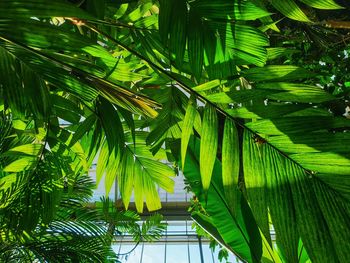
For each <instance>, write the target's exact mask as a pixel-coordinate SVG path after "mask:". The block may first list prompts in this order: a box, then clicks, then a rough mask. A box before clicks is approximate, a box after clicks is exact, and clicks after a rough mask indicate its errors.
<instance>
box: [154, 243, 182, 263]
mask: <svg viewBox="0 0 350 263" xmlns="http://www.w3.org/2000/svg"><path fill="white" fill-rule="evenodd" d="M153 262H157V261H153ZM166 263H188V254H187V244H186V243H167V248H166Z"/></svg>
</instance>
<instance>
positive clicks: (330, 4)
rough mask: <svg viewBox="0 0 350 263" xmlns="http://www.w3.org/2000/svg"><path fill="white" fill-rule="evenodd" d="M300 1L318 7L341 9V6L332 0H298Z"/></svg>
mask: <svg viewBox="0 0 350 263" xmlns="http://www.w3.org/2000/svg"><path fill="white" fill-rule="evenodd" d="M300 1H301V2H303V3H305V4H307V5H309V6H312V7H314V8H319V9H328V10H329V9H342V8H343V7H342V6H340V5H338V4H337V3H336V2H334V1H333V0H300Z"/></svg>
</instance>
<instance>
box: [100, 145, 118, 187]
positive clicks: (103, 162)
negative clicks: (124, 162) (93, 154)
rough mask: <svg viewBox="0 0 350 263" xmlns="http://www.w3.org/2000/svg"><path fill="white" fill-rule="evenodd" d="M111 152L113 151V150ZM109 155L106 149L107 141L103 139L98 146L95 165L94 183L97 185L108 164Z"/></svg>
mask: <svg viewBox="0 0 350 263" xmlns="http://www.w3.org/2000/svg"><path fill="white" fill-rule="evenodd" d="M112 152H114V150H113V151H112ZM112 152H111V154H112ZM109 156H110V154H109V151H108V143H107V140H104V141H103V143H102V145H101V148H100V154H99V156H98V160H97V165H96V185H99V183H100V181H101V179H102V177H103V174H104V172H105V169H106V167H107V164H108V159H109ZM111 162H112V161H111ZM108 176H109V175H108Z"/></svg>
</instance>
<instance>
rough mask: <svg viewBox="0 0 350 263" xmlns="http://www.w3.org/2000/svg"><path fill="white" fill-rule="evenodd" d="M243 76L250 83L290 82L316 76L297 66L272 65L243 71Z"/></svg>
mask: <svg viewBox="0 0 350 263" xmlns="http://www.w3.org/2000/svg"><path fill="white" fill-rule="evenodd" d="M242 75H243V76H244V77H245V78H247V79H248V80H249V81H276V82H277V81H290V80H301V79H305V78H310V77H312V76H313V75H314V74H312V73H311V72H309V71H308V70H306V69H304V68H300V67H296V66H288V65H283V66H277V65H270V66H266V67H263V68H257V67H256V68H251V69H248V70H243V71H242Z"/></svg>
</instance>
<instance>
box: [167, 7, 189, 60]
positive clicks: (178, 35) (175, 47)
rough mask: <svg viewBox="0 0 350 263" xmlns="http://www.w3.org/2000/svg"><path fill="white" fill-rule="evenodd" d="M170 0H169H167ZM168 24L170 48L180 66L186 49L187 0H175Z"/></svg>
mask: <svg viewBox="0 0 350 263" xmlns="http://www.w3.org/2000/svg"><path fill="white" fill-rule="evenodd" d="M169 1H171V0H169ZM172 12H173V14H174V15H173V16H172V22H171V24H170V44H169V45H170V50H171V51H172V52H173V53H174V54H175V61H176V64H177V65H179V66H181V65H182V62H183V57H184V54H185V49H186V36H187V2H186V1H185V0H177V1H176V4H175V5H173V10H172Z"/></svg>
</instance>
